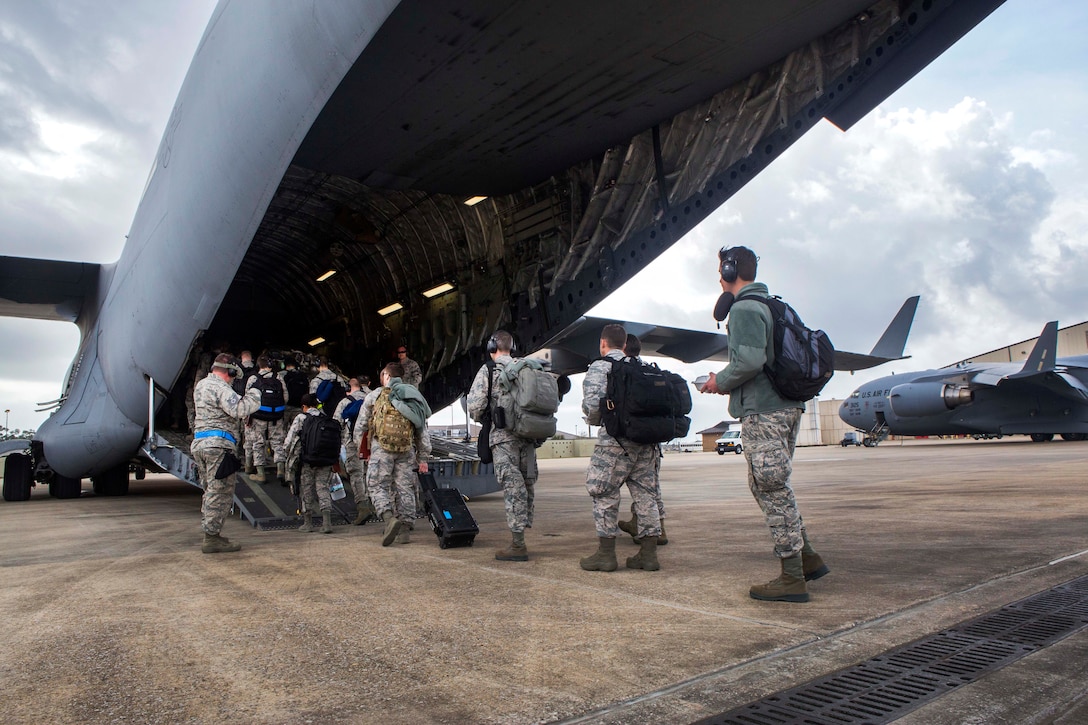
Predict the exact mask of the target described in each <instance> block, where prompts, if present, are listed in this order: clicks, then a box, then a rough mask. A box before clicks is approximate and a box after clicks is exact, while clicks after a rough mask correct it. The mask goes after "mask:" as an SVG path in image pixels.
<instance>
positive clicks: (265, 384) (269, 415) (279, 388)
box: [253, 373, 285, 421]
mask: <svg viewBox="0 0 1088 725" xmlns="http://www.w3.org/2000/svg"><path fill="white" fill-rule="evenodd" d="M253 387H255V388H257V390H260V391H261V407H260V408H259V409H258V410H257V412H256V413H254V414H253V417H254V418H256V419H257V420H268V421H275V420H282V419H283V406H284V402H285V401H284V399H283V385H282V384H281V383H280V379H279V378H277V377H276V376H275V374H274V373H269V374H268V375H258V376H257V382H255V383H253Z"/></svg>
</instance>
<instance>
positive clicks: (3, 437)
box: [0, 425, 35, 441]
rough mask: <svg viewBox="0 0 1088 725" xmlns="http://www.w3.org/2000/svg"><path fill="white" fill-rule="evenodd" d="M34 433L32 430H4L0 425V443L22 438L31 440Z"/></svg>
mask: <svg viewBox="0 0 1088 725" xmlns="http://www.w3.org/2000/svg"><path fill="white" fill-rule="evenodd" d="M34 433H35V431H32V430H20V429H18V428H6V427H4V426H2V425H0V441H10V440H14V439H16V438H23V439H26V440H31V439H32V438H34Z"/></svg>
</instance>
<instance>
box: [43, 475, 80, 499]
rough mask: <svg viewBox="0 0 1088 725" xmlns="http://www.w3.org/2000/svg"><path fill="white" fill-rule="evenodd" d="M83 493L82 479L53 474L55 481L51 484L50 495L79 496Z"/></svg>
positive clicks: (57, 496) (59, 496) (61, 496)
mask: <svg viewBox="0 0 1088 725" xmlns="http://www.w3.org/2000/svg"><path fill="white" fill-rule="evenodd" d="M82 493H83V480H82V479H79V478H69V477H68V476H61V475H60V474H53V481H52V482H51V483H50V484H49V495H50V496H52V497H54V498H79V496H80V494H82Z"/></svg>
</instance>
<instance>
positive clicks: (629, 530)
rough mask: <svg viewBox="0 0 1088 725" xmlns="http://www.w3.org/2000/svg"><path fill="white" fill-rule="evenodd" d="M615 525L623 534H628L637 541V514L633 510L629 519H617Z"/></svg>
mask: <svg viewBox="0 0 1088 725" xmlns="http://www.w3.org/2000/svg"><path fill="white" fill-rule="evenodd" d="M616 525H617V526H619V527H620V531H622V532H623V533H625V534H630V536H631V538H632V539H634V540H635V543H636V544H637V543H638V515H637V514H635V512H634V511H632V512H631V519H630V520H629V521H617V522H616Z"/></svg>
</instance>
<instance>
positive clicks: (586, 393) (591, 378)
mask: <svg viewBox="0 0 1088 725" xmlns="http://www.w3.org/2000/svg"><path fill="white" fill-rule="evenodd" d="M623 358H624V355H623V350H609V351H608V354H607V355H605V356H604V358H602V359H600V360H594V361H593V362H592V363H590V365H589V369H588V370H586V377H585V379H584V380H583V381H582V412H583V413H585V416H586V422H587V423H589V424H590V425H599V426H601V430H600V432H599V433H598V434H597V445H598V446H621V447H622V448H623V449H624V450H625V451H627V452H628V454H629V455H635V451H638V450H640V449H642V448H652V447H654V445H655V444H653V443H647V444H645V445H643V444H641V443H635V442H634V441H630V440H627V439H626V438H613V437H612V436H611V435H609V433H608V431H607V430H605V428H604V426H603V425H601V400H602V399H603V398H604V397H605V396H606V395H607V393H608V376H609V375H610V374H611V373H612V363H610V362H609V360H622V359H623Z"/></svg>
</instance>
